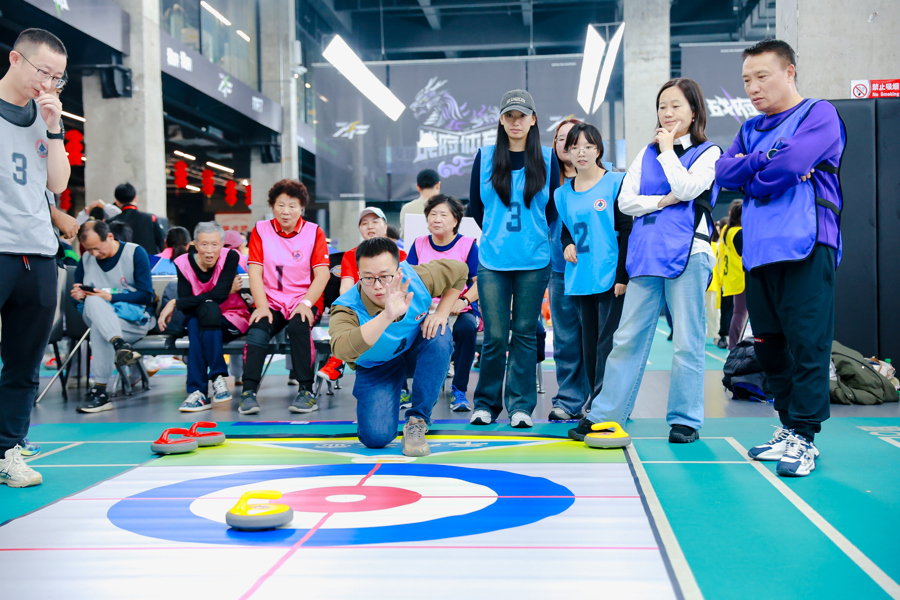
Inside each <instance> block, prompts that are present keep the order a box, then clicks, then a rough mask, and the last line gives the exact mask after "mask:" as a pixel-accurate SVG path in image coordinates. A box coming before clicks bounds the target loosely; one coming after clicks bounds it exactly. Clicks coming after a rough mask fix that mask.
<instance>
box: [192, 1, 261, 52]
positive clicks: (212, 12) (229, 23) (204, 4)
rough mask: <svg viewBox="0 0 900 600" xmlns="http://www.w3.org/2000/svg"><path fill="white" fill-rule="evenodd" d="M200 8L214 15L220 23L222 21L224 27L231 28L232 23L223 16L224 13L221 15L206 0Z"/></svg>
mask: <svg viewBox="0 0 900 600" xmlns="http://www.w3.org/2000/svg"><path fill="white" fill-rule="evenodd" d="M200 6H202V7H203V8H205V9H206V10H208V11H209V12H210V13H211V14H212V16H214V17H215V18H217V19H218V20H219V21H221V22H222V24H223V25H225V26H227V27H231V21H229V20H228V19H226V18H225V17H224V16H223V15H222V13H220V12H219V11H217V10H216V9H214V8H213V7H212V6H210V5H209V3H208V2H206V0H200ZM247 41H248V42H249V41H250V40H247Z"/></svg>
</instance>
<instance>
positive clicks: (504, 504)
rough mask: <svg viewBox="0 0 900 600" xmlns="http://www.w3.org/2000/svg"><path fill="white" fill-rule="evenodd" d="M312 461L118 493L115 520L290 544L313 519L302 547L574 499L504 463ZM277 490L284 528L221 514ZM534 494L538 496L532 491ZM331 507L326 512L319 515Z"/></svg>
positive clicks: (423, 532)
mask: <svg viewBox="0 0 900 600" xmlns="http://www.w3.org/2000/svg"><path fill="white" fill-rule="evenodd" d="M370 473H372V466H371V465H361V464H347V465H315V466H302V467H292V468H287V469H272V470H263V471H249V472H245V473H233V474H228V475H220V476H216V477H208V478H203V479H193V480H188V481H183V482H179V483H175V484H171V485H165V486H161V487H158V488H154V489H151V490H147V491H145V492H141V493H139V494H135V495H133V496H131V497H129V498H125V499H123V500H120V501H119V502H117V503H116V504H114V505H113V506H112V507H111V508H110V509H109V511H108V513H107V517H108V518H109V520H110V521H111V522H112V523H113V524H114V525H115V526H117V527H119V528H121V529H124V530H126V531H130V532H133V533H136V534H138V535H143V536H148V537H152V538H157V539H162V540H169V541H173V542H186V543H209V544H228V545H267V546H291V545H293V544H295V543H296V542H297V541H299V540H300V539H302V538H303V537H304V536H305V535H307V534H308V533H309V532H310V530H311V529H312V528H314V527H316V526H317V525H318V529H317V530H316V531H315V532H314V534H313V535H312V536H311V537H310V538H309V539H308V540H307V541H306V542H305V544H304V545H306V546H336V545H356V544H381V543H397V542H412V541H423V540H436V539H445V538H451V537H460V536H467V535H476V534H480V533H488V532H491V531H497V530H500V529H508V528H511V527H520V526H523V525H528V524H530V523H534V522H537V521H540V520H542V519H545V518H547V517H550V516H553V515H557V514H560V513H562V512H564V511H565V510H566V509H568V508H569V507H570V506H571V505H572V503H573V502H574V498H573V497H572V496H573V494H572V492H571V491H569V490H568V489H567V488H565V487H564V486H561V485H559V484H557V483H554V482H552V481H549V480H547V479H544V478H542V477H532V476H528V475H519V474H516V473H510V472H507V471H496V470H489V469H472V468H466V467H457V466H450V465H417V464H399V465H396V464H382V465H380V466H379V468H378V469H377V471H375V472H374V474H371V476H370V477H368V478H366V479H365V483H364V484H363V485H359V484H360V482H361V481H362V480H363V478H365V477H366V476H367V475H370ZM261 489H276V490H279V491H281V492H282V494H283V496H282V498H281V499H280V500H273V501H272V502H274V503H277V504H287V505H289V506H291V508H292V509H293V510H294V520H293V521H292V522H291V523H290V524H289V525H287V526H285V527H283V528H281V529H275V530H270V531H256V532H247V531H237V530H234V529H230V528H228V526H227V525H225V513H226V512H227V511H228V509H230V508H231V507H232V506H234V504H235V502H236V501H237V498H238V497H240V495H241V494H242V493H244V492H246V491H251V490H261ZM535 497H540V498H539V500H537V501H536V500H535ZM325 515H328V518H327V519H325V520H324V522H323V517H324V516H325Z"/></svg>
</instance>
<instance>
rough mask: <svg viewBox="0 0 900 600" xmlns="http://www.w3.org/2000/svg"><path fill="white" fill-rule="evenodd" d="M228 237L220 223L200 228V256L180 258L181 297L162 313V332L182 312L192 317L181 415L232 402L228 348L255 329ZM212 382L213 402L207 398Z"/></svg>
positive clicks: (197, 233) (188, 323)
mask: <svg viewBox="0 0 900 600" xmlns="http://www.w3.org/2000/svg"><path fill="white" fill-rule="evenodd" d="M224 236H225V230H224V229H222V226H221V225H219V224H218V223H216V222H215V221H210V222H209V223H200V224H199V225H197V227H196V229H194V246H195V247H196V249H197V251H196V252H189V253H187V254H182V255H181V256H179V257H178V258H176V259H175V266H176V267H177V269H178V298H177V299H173V300H171V301H169V303H168V304H166V306H165V307H164V308H163V310H162V312H160V314H159V329H160V331H165V329H166V325H168V321H169V318H170V317H171V316H172V313H173V312H174V311H175V309H176V308H177V309H178V310H179V311H180V312H181V313H183V314H184V315H185V316H186V317H187V319H186V327H187V331H188V340H189V341H190V351H189V352H188V357H187V367H188V375H187V392H188V397H187V398H186V399H185V401H184V402H183V403H182V404H181V408H179V409H178V410H180V411H181V412H199V411H202V410H208V409H210V408H212V405H213V404H214V403H219V402H228V401H229V400H231V392H229V391H228V383H227V382H226V381H225V377H226V376H227V375H228V369H227V367H226V365H225V358H224V356H223V354H222V346H223V344H225V343H227V342H230V341H231V340H233V339H235V338H238V337H240V336H242V335H244V333H246V332H247V328H248V327H249V325H250V311H249V310H248V309H247V304H246V303H245V302H244V301H243V299H241V297H240V295H239V294H238V293H237V292H238V291H239V290H240V288H241V280H240V278H239V277H238V276H237V268H238V261H239V257H238V252H237V251H236V250H230V249H228V248H224V247H223V246H222V239H223V237H224ZM210 381H212V387H213V395H212V399H210V398H209V396H207V391H208V390H209V382H210Z"/></svg>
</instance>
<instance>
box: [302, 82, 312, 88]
mask: <svg viewBox="0 0 900 600" xmlns="http://www.w3.org/2000/svg"><path fill="white" fill-rule="evenodd" d="M303 85H305V86H306V89H309V88H311V87H312V85H311V84H310V83H309V82H308V81H307V82H306V83H304V84H303Z"/></svg>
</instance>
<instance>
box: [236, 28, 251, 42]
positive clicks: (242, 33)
mask: <svg viewBox="0 0 900 600" xmlns="http://www.w3.org/2000/svg"><path fill="white" fill-rule="evenodd" d="M235 33H236V34H238V35H239V36H240V37H241V39H242V40H244V41H245V42H249V41H250V36H249V35H247V34H246V33H244V32H243V31H241V30H240V29H238V30H237V31H235Z"/></svg>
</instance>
